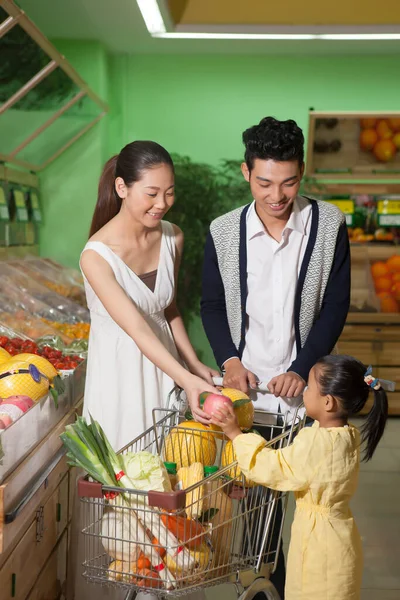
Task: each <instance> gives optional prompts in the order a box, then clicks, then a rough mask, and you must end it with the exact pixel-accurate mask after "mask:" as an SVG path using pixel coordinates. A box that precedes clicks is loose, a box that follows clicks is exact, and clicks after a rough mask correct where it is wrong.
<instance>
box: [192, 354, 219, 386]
mask: <svg viewBox="0 0 400 600" xmlns="http://www.w3.org/2000/svg"><path fill="white" fill-rule="evenodd" d="M189 368H190V372H191V373H193V375H197V377H201V379H204V381H207V383H209V384H210V385H213V377H219V376H220V373H219V372H218V371H216V370H215V369H212V368H211V367H207V365H204V364H203V363H202V362H200V361H197V362H196V363H194V364H193V365H190V367H189ZM203 391H208V390H203Z"/></svg>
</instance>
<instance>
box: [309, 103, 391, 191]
mask: <svg viewBox="0 0 400 600" xmlns="http://www.w3.org/2000/svg"><path fill="white" fill-rule="evenodd" d="M366 118H371V119H400V111H393V112H340V113H333V112H315V111H310V113H309V127H308V151H307V160H306V175H307V176H308V177H312V178H315V179H317V180H340V181H345V180H347V181H355V180H359V181H360V180H361V181H362V180H371V181H382V180H387V179H397V180H399V182H400V150H398V151H397V153H396V154H395V156H394V158H393V159H392V160H391V161H389V162H379V161H378V160H377V159H376V158H375V156H374V154H373V153H372V152H369V151H366V150H362V149H361V148H360V144H359V137H360V119H366ZM335 121H336V124H335V125H334V126H332V125H333V123H334V122H335ZM338 142H340V149H339V150H337V151H333V150H334V148H335V144H336V147H337V146H338ZM332 144H333V146H332ZM318 145H319V146H320V149H321V148H323V147H324V146H325V147H326V146H327V145H329V147H331V151H322V152H321V151H318Z"/></svg>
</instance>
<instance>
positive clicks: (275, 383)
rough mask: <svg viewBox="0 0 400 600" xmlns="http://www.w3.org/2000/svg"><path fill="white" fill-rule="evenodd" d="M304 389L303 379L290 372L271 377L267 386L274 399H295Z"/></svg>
mask: <svg viewBox="0 0 400 600" xmlns="http://www.w3.org/2000/svg"><path fill="white" fill-rule="evenodd" d="M305 387H306V382H305V381H304V379H303V378H302V377H300V375H297V373H293V372H292V371H289V372H288V373H283V374H282V375H278V376H277V377H273V378H272V379H271V381H270V382H269V384H268V389H269V391H270V392H271V394H274V396H276V398H279V397H281V398H297V396H300V394H301V393H302V392H303V391H304V388H305Z"/></svg>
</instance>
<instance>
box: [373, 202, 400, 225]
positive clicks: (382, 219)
mask: <svg viewBox="0 0 400 600" xmlns="http://www.w3.org/2000/svg"><path fill="white" fill-rule="evenodd" d="M377 208H378V210H377V212H378V225H380V226H381V227H400V200H379V201H378V207H377Z"/></svg>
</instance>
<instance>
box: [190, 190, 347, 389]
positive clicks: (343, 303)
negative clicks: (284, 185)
mask: <svg viewBox="0 0 400 600" xmlns="http://www.w3.org/2000/svg"><path fill="white" fill-rule="evenodd" d="M310 202H311V207H312V220H311V229H310V237H309V240H308V243H307V248H306V251H305V255H304V258H303V262H302V265H301V269H300V275H299V279H298V282H297V291H296V298H295V310H294V325H295V332H296V348H297V356H296V358H295V360H294V361H293V363H292V364H291V365H290V367H289V369H288V371H294V372H295V373H298V374H299V375H300V376H301V377H303V379H305V380H307V379H308V374H309V372H310V370H311V368H312V367H313V366H314V364H315V363H316V362H317V360H318V359H319V358H321V357H322V356H325V355H327V354H330V353H331V352H332V350H333V349H334V347H335V344H336V343H337V341H338V339H339V336H340V334H341V333H342V330H343V327H344V324H345V322H346V317H347V313H348V310H349V306H350V247H349V238H348V233H347V228H346V224H345V223H343V224H342V225H341V226H340V228H339V232H338V235H337V239H336V248H335V256H334V259H333V264H332V268H331V272H330V276H329V279H328V283H327V286H326V290H325V294H324V299H323V303H322V307H321V311H320V313H319V315H316V317H315V321H314V324H313V326H312V328H311V330H310V333H309V335H308V337H307V340H306V342H305V344H304V346H303V347H302V346H301V340H300V329H299V315H300V306H301V295H302V290H303V285H304V280H305V276H306V273H307V269H308V266H309V263H310V259H311V255H312V252H313V248H314V244H315V239H316V235H317V231H318V214H319V209H318V204H317V202H315V201H314V200H311V199H310ZM249 207H250V205H249V206H246V207H245V209H244V210H243V212H242V215H241V221H240V245H239V269H240V290H239V289H238V294H240V297H241V310H242V323H241V331H242V335H241V342H240V345H239V348H238V349H237V348H236V346H235V345H234V343H233V341H232V336H231V333H230V329H229V324H228V318H227V313H226V305H225V292H224V286H223V283H222V278H221V274H220V271H219V266H218V260H217V254H216V250H215V246H214V241H213V238H212V236H211V233H210V232H209V233H208V236H207V241H206V245H205V251H204V264H203V292H202V299H201V317H202V321H203V327H204V329H205V332H206V335H207V337H208V341H209V343H210V345H211V348H212V350H213V352H214V356H215V359H216V361H217V364H218V365H219V366H220V367H222V365H223V363H224V362H225V361H226V360H227V359H228V358H231V357H232V356H237V357H238V358H240V359H241V357H242V354H243V349H244V344H245V333H246V300H247V244H246V215H247V211H248V209H249ZM266 284H267V282H266Z"/></svg>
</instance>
